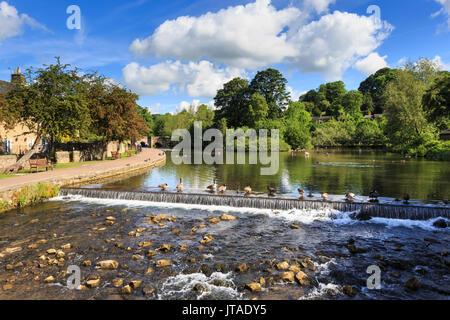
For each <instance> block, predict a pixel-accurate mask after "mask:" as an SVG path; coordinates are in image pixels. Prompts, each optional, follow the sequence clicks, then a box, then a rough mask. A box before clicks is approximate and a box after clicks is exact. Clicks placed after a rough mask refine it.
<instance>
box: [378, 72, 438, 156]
mask: <svg viewBox="0 0 450 320" xmlns="http://www.w3.org/2000/svg"><path fill="white" fill-rule="evenodd" d="M424 91H425V83H424V82H422V81H420V80H417V78H416V77H415V75H414V74H413V73H412V72H409V71H401V72H399V73H398V74H397V77H396V79H395V80H393V81H391V82H390V83H389V85H388V86H387V87H386V90H385V93H384V94H385V96H384V99H385V102H386V118H387V123H386V128H385V133H386V135H387V137H388V138H389V142H390V144H391V147H392V149H393V150H394V151H396V152H401V153H407V154H411V155H418V156H424V155H425V153H426V150H425V147H424V146H425V145H426V144H427V143H428V142H430V141H432V140H434V139H435V132H434V128H433V127H432V126H431V125H430V124H429V123H428V122H427V120H426V118H425V112H424V110H423V108H422V96H423V94H424Z"/></svg>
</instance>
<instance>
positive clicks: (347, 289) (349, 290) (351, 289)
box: [342, 286, 358, 298]
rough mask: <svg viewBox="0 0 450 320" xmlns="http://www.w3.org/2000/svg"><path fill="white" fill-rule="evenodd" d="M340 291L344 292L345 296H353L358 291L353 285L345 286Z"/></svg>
mask: <svg viewBox="0 0 450 320" xmlns="http://www.w3.org/2000/svg"><path fill="white" fill-rule="evenodd" d="M342 292H343V293H344V294H346V295H347V296H349V297H352V298H353V297H354V296H356V294H357V293H358V292H357V290H356V289H355V288H354V287H352V286H345V287H344V288H343V289H342Z"/></svg>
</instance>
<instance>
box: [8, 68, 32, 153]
mask: <svg viewBox="0 0 450 320" xmlns="http://www.w3.org/2000/svg"><path fill="white" fill-rule="evenodd" d="M24 81H25V78H24V76H23V74H21V72H20V68H18V69H17V70H15V71H14V73H13V74H12V75H11V82H8V81H3V80H0V93H1V94H3V95H6V94H7V93H8V92H9V91H10V90H11V89H12V88H13V84H14V83H23V82H24ZM27 132H28V128H27V127H25V126H23V125H20V124H19V125H17V126H16V127H15V128H13V129H11V130H7V129H6V128H4V127H3V126H2V125H0V154H13V155H20V154H23V153H25V152H26V151H28V150H29V149H31V147H32V146H33V144H34V141H35V139H36V136H35V135H34V134H27Z"/></svg>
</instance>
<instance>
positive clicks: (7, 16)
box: [0, 1, 46, 42]
mask: <svg viewBox="0 0 450 320" xmlns="http://www.w3.org/2000/svg"><path fill="white" fill-rule="evenodd" d="M25 26H30V27H32V28H39V29H43V30H46V28H45V27H44V26H43V25H41V24H40V23H38V22H37V21H36V20H34V19H33V18H30V17H29V16H28V15H27V14H24V13H22V14H19V12H18V11H17V9H16V8H15V7H13V6H10V5H9V4H8V3H7V2H6V1H2V2H0V42H2V41H3V40H5V39H7V38H11V37H15V36H18V35H21V34H22V33H23V29H24V27H25Z"/></svg>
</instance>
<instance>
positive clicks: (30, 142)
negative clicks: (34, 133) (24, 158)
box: [27, 139, 34, 150]
mask: <svg viewBox="0 0 450 320" xmlns="http://www.w3.org/2000/svg"><path fill="white" fill-rule="evenodd" d="M27 143H28V144H27V147H28V150H31V149H32V148H33V145H34V139H28V140H27Z"/></svg>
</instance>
